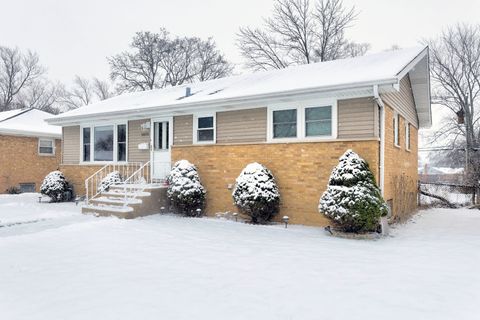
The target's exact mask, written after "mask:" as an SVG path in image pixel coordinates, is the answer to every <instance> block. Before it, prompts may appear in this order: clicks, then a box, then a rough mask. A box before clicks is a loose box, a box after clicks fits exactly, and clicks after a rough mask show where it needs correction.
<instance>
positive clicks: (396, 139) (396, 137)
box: [393, 112, 400, 148]
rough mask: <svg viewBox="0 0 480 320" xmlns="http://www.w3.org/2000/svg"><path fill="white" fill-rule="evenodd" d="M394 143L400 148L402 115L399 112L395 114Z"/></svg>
mask: <svg viewBox="0 0 480 320" xmlns="http://www.w3.org/2000/svg"><path fill="white" fill-rule="evenodd" d="M393 121H394V122H393V144H394V145H395V147H399V148H400V115H399V114H398V112H395V113H394V114H393Z"/></svg>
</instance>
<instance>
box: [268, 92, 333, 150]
mask: <svg viewBox="0 0 480 320" xmlns="http://www.w3.org/2000/svg"><path fill="white" fill-rule="evenodd" d="M327 106H331V107H332V134H331V135H329V136H312V137H307V135H306V129H307V128H306V125H305V109H306V108H316V107H327ZM290 109H296V110H297V136H296V137H291V138H274V137H273V112H274V111H278V110H290ZM337 135H338V108H337V100H332V99H328V100H325V99H322V100H309V101H298V102H295V101H293V102H289V103H282V104H276V105H271V106H268V110H267V142H301V141H325V140H333V139H336V138H337Z"/></svg>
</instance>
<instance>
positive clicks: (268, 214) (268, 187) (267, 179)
mask: <svg viewBox="0 0 480 320" xmlns="http://www.w3.org/2000/svg"><path fill="white" fill-rule="evenodd" d="M232 196H233V201H234V203H235V205H236V206H237V207H238V208H239V209H240V210H241V211H242V212H244V213H245V214H247V215H249V216H250V217H251V219H252V222H253V223H265V222H266V221H269V220H270V219H271V218H272V217H273V216H274V215H276V214H277V213H278V208H279V205H280V193H279V191H278V187H277V183H276V182H275V178H274V177H273V175H272V173H271V172H270V170H268V169H267V168H266V167H265V166H263V165H261V164H260V163H257V162H254V163H250V164H249V165H247V166H246V167H245V169H243V171H242V172H241V173H240V176H238V178H237V180H236V184H235V189H234V190H233V193H232Z"/></svg>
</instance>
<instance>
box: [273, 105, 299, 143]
mask: <svg viewBox="0 0 480 320" xmlns="http://www.w3.org/2000/svg"><path fill="white" fill-rule="evenodd" d="M296 136H297V109H287V110H276V111H273V138H295V137H296Z"/></svg>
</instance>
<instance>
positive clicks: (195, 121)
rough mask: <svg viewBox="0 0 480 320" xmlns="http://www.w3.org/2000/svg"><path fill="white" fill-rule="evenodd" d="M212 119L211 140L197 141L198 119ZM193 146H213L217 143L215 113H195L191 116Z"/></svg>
mask: <svg viewBox="0 0 480 320" xmlns="http://www.w3.org/2000/svg"><path fill="white" fill-rule="evenodd" d="M205 117H213V140H212V141H198V132H197V131H198V118H205ZM192 141H193V144H215V143H217V114H216V112H209V113H196V114H194V115H193V140H192Z"/></svg>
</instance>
